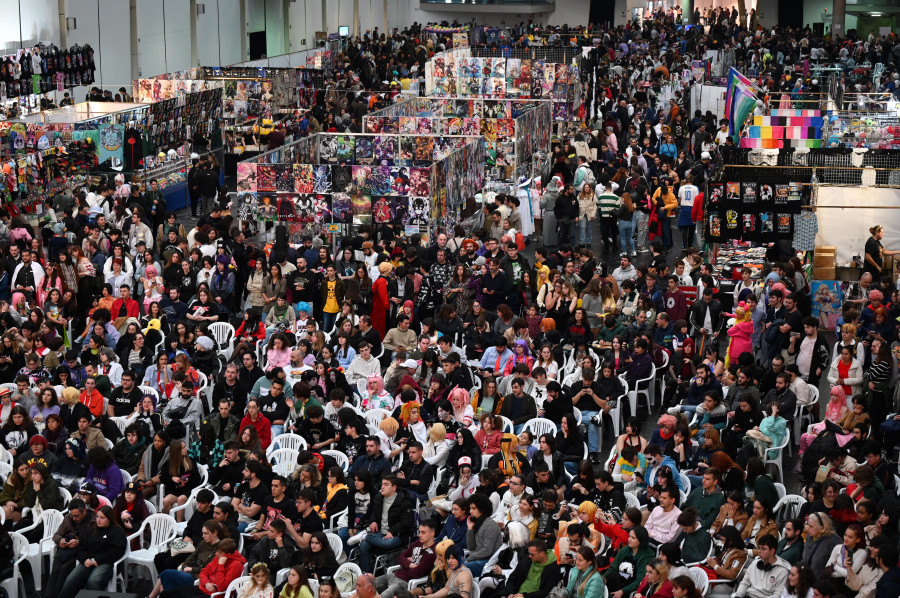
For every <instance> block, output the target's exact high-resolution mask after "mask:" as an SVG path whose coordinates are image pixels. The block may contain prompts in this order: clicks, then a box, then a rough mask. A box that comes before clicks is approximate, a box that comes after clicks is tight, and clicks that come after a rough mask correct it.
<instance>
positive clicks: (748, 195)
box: [741, 183, 757, 203]
mask: <svg viewBox="0 0 900 598" xmlns="http://www.w3.org/2000/svg"><path fill="white" fill-rule="evenodd" d="M756 191H757V185H756V183H742V184H741V194H742V196H743V200H744V203H756Z"/></svg>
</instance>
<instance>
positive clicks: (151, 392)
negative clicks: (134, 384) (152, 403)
mask: <svg viewBox="0 0 900 598" xmlns="http://www.w3.org/2000/svg"><path fill="white" fill-rule="evenodd" d="M138 388H139V389H141V392H142V393H144V394H145V395H152V396H154V397H155V398H156V404H157V405H159V392H158V391H157V390H156V389H155V388H153V387H152V386H147V385H145V384H141V385H140V386H138Z"/></svg>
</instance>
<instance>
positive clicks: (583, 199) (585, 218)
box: [578, 158, 597, 248]
mask: <svg viewBox="0 0 900 598" xmlns="http://www.w3.org/2000/svg"><path fill="white" fill-rule="evenodd" d="M580 159H581V160H583V158H580ZM582 166H583V168H581V167H580V168H579V170H589V168H588V167H587V165H585V164H582ZM596 219H597V197H596V196H595V195H594V189H593V188H592V187H591V185H584V186H583V187H582V188H581V191H580V192H579V193H578V230H579V241H580V243H581V244H582V245H584V246H586V247H588V248H590V247H591V244H592V242H593V228H594V221H595V220H596Z"/></svg>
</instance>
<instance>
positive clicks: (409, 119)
mask: <svg viewBox="0 0 900 598" xmlns="http://www.w3.org/2000/svg"><path fill="white" fill-rule="evenodd" d="M399 122H400V134H401V135H414V134H415V133H416V126H417V123H416V117H415V116H401V117H400V118H399Z"/></svg>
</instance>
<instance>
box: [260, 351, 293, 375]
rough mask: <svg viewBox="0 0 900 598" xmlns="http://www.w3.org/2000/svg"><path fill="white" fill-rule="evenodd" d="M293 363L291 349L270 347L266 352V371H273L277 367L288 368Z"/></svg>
mask: <svg viewBox="0 0 900 598" xmlns="http://www.w3.org/2000/svg"><path fill="white" fill-rule="evenodd" d="M290 365H291V350H290V349H282V350H280V351H279V350H277V349H269V351H268V353H266V371H267V372H271V371H272V370H273V369H275V368H287V367H289V366H290Z"/></svg>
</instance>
